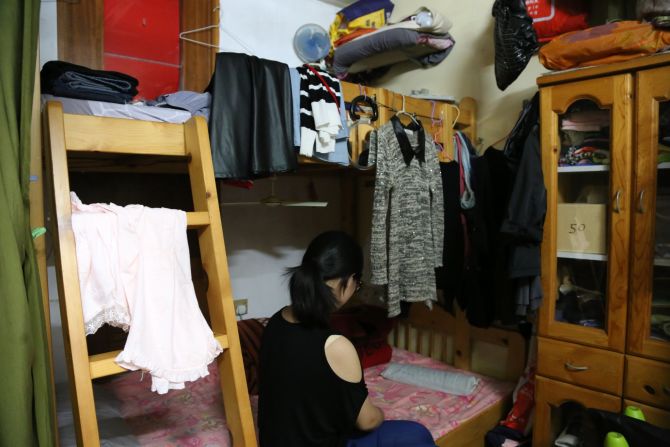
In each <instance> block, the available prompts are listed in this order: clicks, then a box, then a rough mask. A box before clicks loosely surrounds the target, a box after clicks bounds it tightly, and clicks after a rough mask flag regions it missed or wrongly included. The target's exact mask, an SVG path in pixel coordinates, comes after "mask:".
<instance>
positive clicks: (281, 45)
mask: <svg viewBox="0 0 670 447" xmlns="http://www.w3.org/2000/svg"><path fill="white" fill-rule="evenodd" d="M220 4H221V22H220V23H221V33H220V37H219V42H220V47H221V51H232V52H237V53H246V54H251V55H254V56H258V57H262V58H264V59H272V60H275V61H280V62H284V63H285V64H288V65H289V66H291V67H295V66H298V65H301V64H302V62H301V61H300V59H298V56H296V54H295V52H294V51H293V35H294V34H295V32H296V30H297V29H298V28H299V27H300V26H301V25H304V24H306V23H316V24H318V25H321V26H322V27H324V28H325V29H326V30H327V29H328V27H329V26H330V24H331V22H332V21H333V18H334V17H335V13H336V12H337V11H339V10H340V9H341V8H340V7H338V6H335V5H333V4H330V3H327V2H324V1H319V0H284V1H277V0H245V1H243V2H240V1H236V0H220Z"/></svg>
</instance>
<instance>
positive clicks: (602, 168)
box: [558, 163, 670, 172]
mask: <svg viewBox="0 0 670 447" xmlns="http://www.w3.org/2000/svg"><path fill="white" fill-rule="evenodd" d="M668 164H670V163H668ZM659 166H660V165H659ZM659 169H660V168H659ZM609 170H610V166H609V165H587V166H559V167H558V172H598V171H609Z"/></svg>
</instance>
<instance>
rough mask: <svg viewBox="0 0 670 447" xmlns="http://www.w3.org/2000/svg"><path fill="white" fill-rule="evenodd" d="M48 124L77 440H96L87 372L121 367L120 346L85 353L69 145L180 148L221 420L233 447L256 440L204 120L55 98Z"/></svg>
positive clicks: (156, 151) (163, 152)
mask: <svg viewBox="0 0 670 447" xmlns="http://www.w3.org/2000/svg"><path fill="white" fill-rule="evenodd" d="M45 131H46V134H47V138H46V141H47V142H48V146H49V147H48V148H47V150H46V153H47V159H48V165H47V175H48V176H49V177H50V179H49V180H50V181H49V184H50V186H51V187H52V188H53V190H52V191H51V192H52V194H51V196H52V197H51V198H52V199H53V208H52V209H53V215H52V222H53V226H54V228H53V229H54V231H53V232H52V236H53V243H54V246H55V254H56V267H57V272H58V275H57V277H58V292H59V302H60V308H61V318H62V321H63V335H64V342H65V352H66V356H67V361H68V374H69V379H70V390H71V394H72V403H73V412H74V420H75V428H76V433H77V442H78V444H79V445H80V446H86V447H88V446H99V445H100V440H99V432H98V424H97V419H96V413H95V404H94V400H93V386H92V380H93V379H96V378H100V377H105V376H110V375H113V374H117V373H121V372H123V371H125V370H124V369H122V368H121V367H119V366H118V365H117V364H116V363H115V362H114V358H115V357H116V356H117V354H118V352H119V351H115V352H107V353H104V354H98V355H92V356H90V355H89V353H88V349H87V345H86V336H85V330H84V321H83V313H82V307H81V295H80V290H79V279H78V274H77V259H76V253H75V241H74V235H73V233H72V227H71V205H70V184H69V183H70V182H69V176H68V158H67V153H68V152H109V153H115V154H136V155H147V156H152V155H153V156H181V157H183V158H185V160H186V161H187V162H188V174H189V178H190V183H191V190H192V193H193V206H194V211H193V212H188V213H187V222H188V228H189V229H197V230H198V240H199V245H200V253H201V259H202V264H203V268H204V269H205V271H206V273H207V277H208V284H209V285H208V290H207V303H208V306H209V315H210V323H211V327H212V330H213V331H214V334H215V337H216V339H217V340H218V341H219V343H220V344H221V346H222V347H223V348H224V351H223V353H222V354H221V355H219V357H218V358H217V362H218V368H219V375H220V380H221V389H222V392H223V401H224V402H223V403H224V408H225V414H226V421H227V424H228V427H229V429H230V432H231V437H232V440H233V446H234V447H254V446H256V434H255V430H254V424H253V419H252V413H251V405H250V402H249V394H248V391H247V386H246V379H245V375H244V365H243V363H242V353H241V349H240V341H239V337H238V332H237V320H236V317H235V311H234V306H233V299H232V291H231V286H230V278H229V274H228V264H227V260H226V251H225V246H224V241H223V229H222V226H221V215H220V214H219V206H218V198H217V192H216V185H215V180H214V169H213V166H212V157H211V152H210V145H209V136H208V131H207V124H206V122H205V120H204V119H203V118H202V117H194V118H192V119H191V120H189V121H188V122H187V123H185V124H168V123H154V122H148V121H134V120H127V119H117V118H101V117H95V116H85V115H70V114H64V113H63V109H62V105H61V104H60V103H58V102H49V103H47V105H46V121H45ZM137 146H143V147H141V148H139V147H137Z"/></svg>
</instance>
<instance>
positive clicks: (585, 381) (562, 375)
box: [537, 337, 624, 395]
mask: <svg viewBox="0 0 670 447" xmlns="http://www.w3.org/2000/svg"><path fill="white" fill-rule="evenodd" d="M538 343H539V344H538V356H537V372H538V374H540V375H543V376H546V377H552V378H554V379H559V380H562V381H564V382H568V383H573V384H575V385H582V386H585V387H588V388H593V389H596V390H600V391H605V392H607V393H611V394H616V395H621V384H622V383H623V363H624V359H623V357H624V356H623V354H619V353H617V352H612V351H606V350H604V349H598V348H590V347H587V346H582V345H578V344H575V343H566V342H563V341H556V340H552V339H550V338H544V337H539V341H538Z"/></svg>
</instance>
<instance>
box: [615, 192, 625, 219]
mask: <svg viewBox="0 0 670 447" xmlns="http://www.w3.org/2000/svg"><path fill="white" fill-rule="evenodd" d="M622 194H623V193H622V192H621V190H620V189H619V190H617V192H616V194H615V195H614V212H615V213H617V214H618V213H620V212H621V195H622Z"/></svg>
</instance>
